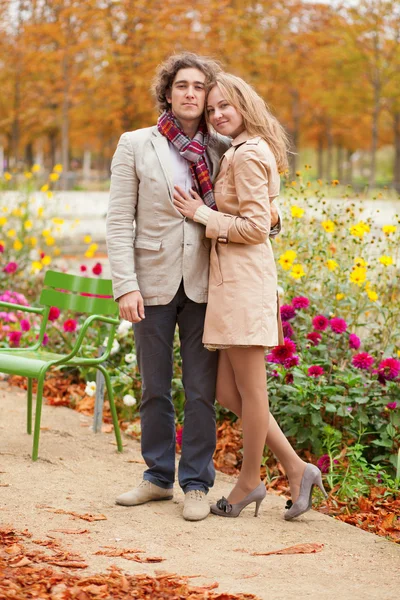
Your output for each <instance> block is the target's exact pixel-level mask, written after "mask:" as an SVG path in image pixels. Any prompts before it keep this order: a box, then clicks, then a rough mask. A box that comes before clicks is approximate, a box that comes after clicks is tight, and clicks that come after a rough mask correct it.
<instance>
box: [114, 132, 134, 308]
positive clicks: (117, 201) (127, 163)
mask: <svg viewBox="0 0 400 600" xmlns="http://www.w3.org/2000/svg"><path fill="white" fill-rule="evenodd" d="M137 198H138V177H137V174H136V170H135V157H134V153H133V148H132V144H131V142H130V140H129V137H128V134H126V133H124V134H123V135H122V136H121V138H120V140H119V142H118V146H117V149H116V151H115V154H114V156H113V159H112V163H111V187H110V200H109V205H108V212H107V223H106V225H107V235H106V240H107V251H108V259H109V261H110V267H111V277H112V283H113V292H114V298H115V300H117V299H118V298H120V296H123V295H124V294H127V293H128V292H133V291H137V290H139V285H138V280H137V276H136V273H135V256H134V249H133V242H134V229H133V224H134V221H135V214H136V205H137Z"/></svg>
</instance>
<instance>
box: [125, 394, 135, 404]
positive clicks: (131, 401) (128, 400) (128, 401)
mask: <svg viewBox="0 0 400 600" xmlns="http://www.w3.org/2000/svg"><path fill="white" fill-rule="evenodd" d="M122 401H123V403H124V404H125V406H135V404H136V398H134V397H133V396H131V394H125V396H124V397H123V398H122Z"/></svg>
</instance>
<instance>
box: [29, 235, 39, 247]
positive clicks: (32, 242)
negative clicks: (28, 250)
mask: <svg viewBox="0 0 400 600" xmlns="http://www.w3.org/2000/svg"><path fill="white" fill-rule="evenodd" d="M29 242H30V244H31V246H32V248H35V246H36V245H37V238H35V237H31V238H29Z"/></svg>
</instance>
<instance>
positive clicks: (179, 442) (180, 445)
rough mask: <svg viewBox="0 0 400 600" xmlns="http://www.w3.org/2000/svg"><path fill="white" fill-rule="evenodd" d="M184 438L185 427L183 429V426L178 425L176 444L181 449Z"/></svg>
mask: <svg viewBox="0 0 400 600" xmlns="http://www.w3.org/2000/svg"><path fill="white" fill-rule="evenodd" d="M182 436H183V427H182V425H177V427H176V443H177V444H178V446H179V448H181V447H182Z"/></svg>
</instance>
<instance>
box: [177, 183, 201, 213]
mask: <svg viewBox="0 0 400 600" xmlns="http://www.w3.org/2000/svg"><path fill="white" fill-rule="evenodd" d="M203 204H204V202H203V200H202V199H201V198H200V196H199V195H198V193H197V192H195V191H194V190H190V196H189V194H187V193H186V192H184V191H183V190H182V189H181V188H180V187H179V186H178V185H176V186H175V192H174V206H175V208H177V209H178V210H179V212H180V213H181V214H182V215H183V216H184V217H187V218H188V219H193V217H194V213H195V212H196V210H197V209H198V208H199V206H203Z"/></svg>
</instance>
